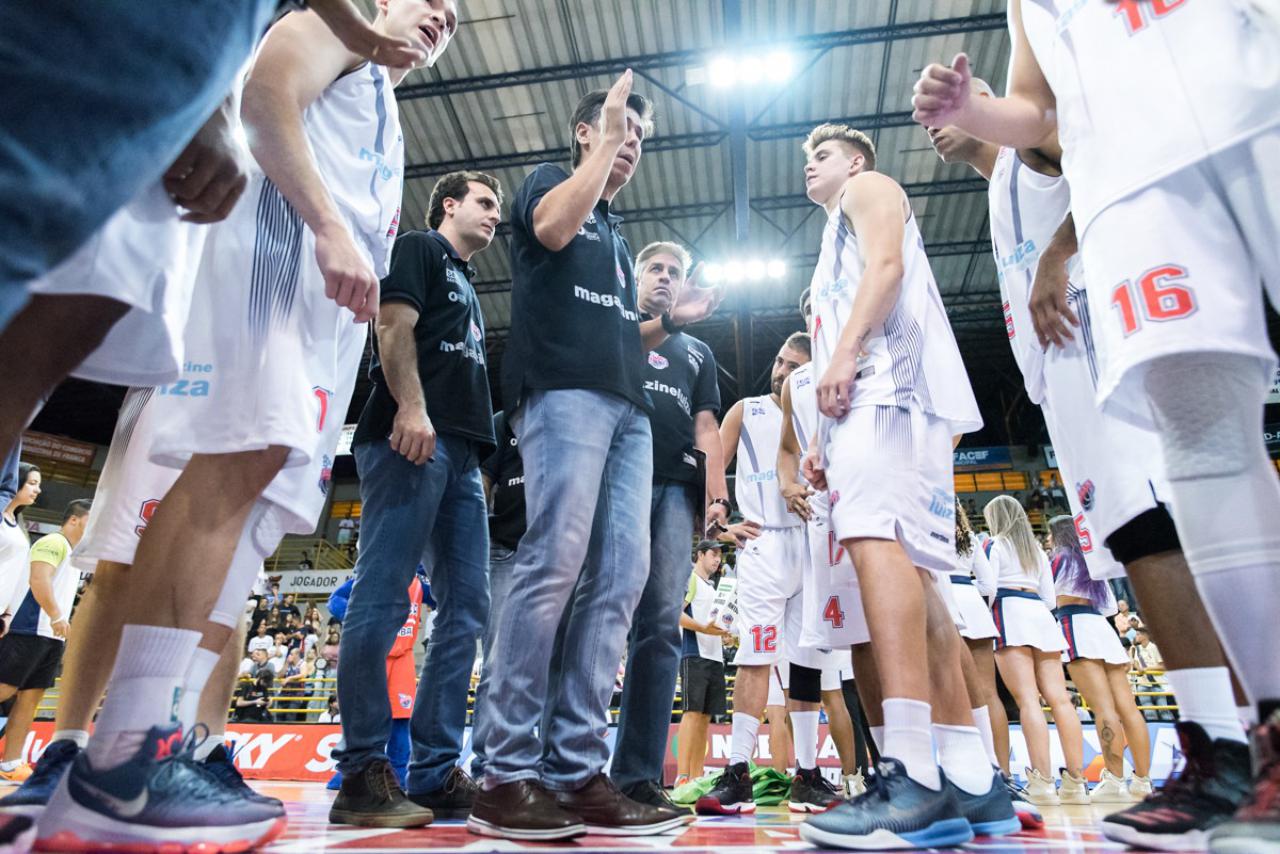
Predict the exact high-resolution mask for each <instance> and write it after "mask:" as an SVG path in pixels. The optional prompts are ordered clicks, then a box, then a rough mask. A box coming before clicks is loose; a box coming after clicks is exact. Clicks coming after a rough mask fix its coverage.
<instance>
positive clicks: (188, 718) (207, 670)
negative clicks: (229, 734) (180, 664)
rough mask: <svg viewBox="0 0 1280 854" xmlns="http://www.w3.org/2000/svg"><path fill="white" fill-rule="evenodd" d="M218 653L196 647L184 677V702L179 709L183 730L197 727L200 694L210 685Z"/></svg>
mask: <svg viewBox="0 0 1280 854" xmlns="http://www.w3.org/2000/svg"><path fill="white" fill-rule="evenodd" d="M220 657H221V656H219V654H218V653H216V652H214V651H213V650H211V649H205V648H204V647H196V651H195V653H194V654H192V656H191V663H190V664H189V665H187V672H186V675H185V676H183V677H182V702H181V704H180V705H179V707H178V719H179V720H180V721H182V728H183V730H189V729H191V727H193V726H195V723H196V717H197V715H198V713H199V709H200V694H201V693H202V692H203V691H204V687H205V686H206V685H208V684H209V675H210V674H211V673H213V668H214V667H216V666H217V665H218V659H219V658H220Z"/></svg>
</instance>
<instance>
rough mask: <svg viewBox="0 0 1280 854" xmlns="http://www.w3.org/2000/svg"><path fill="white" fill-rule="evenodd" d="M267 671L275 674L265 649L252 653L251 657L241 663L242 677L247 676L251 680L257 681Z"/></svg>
mask: <svg viewBox="0 0 1280 854" xmlns="http://www.w3.org/2000/svg"><path fill="white" fill-rule="evenodd" d="M267 671H270V672H271V673H273V674H274V673H275V671H274V670H272V669H271V665H270V663H269V662H268V659H267V651H266V650H265V649H255V650H253V651H251V652H250V653H249V655H248V656H247V657H245V659H244V661H241V662H240V675H241V676H247V677H249V678H250V679H257V678H258V677H259V676H260V675H261V674H262V673H264V672H267Z"/></svg>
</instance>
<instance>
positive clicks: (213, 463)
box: [41, 0, 457, 850]
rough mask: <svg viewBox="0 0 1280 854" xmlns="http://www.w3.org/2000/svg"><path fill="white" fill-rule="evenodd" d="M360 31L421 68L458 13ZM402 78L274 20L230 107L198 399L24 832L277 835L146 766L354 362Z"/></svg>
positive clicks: (163, 450)
mask: <svg viewBox="0 0 1280 854" xmlns="http://www.w3.org/2000/svg"><path fill="white" fill-rule="evenodd" d="M374 26H375V28H377V29H379V30H381V31H383V32H387V33H390V34H393V35H399V36H403V37H409V38H414V39H416V40H417V41H418V42H419V44H420V45H421V46H422V47H423V48H424V50H425V51H426V52H427V53H428V54H430V55H431V56H433V57H434V56H438V55H439V53H440V52H441V51H442V50H443V49H444V47H445V46H446V45H447V44H448V43H449V41H450V38H451V37H452V35H453V32H454V30H455V29H456V27H457V9H456V4H455V3H454V2H453V0H389V2H379V3H378V17H377V20H376V22H375V24H374ZM404 73H406V72H403V71H394V72H389V71H387V70H386V69H383V68H381V67H379V66H373V65H369V64H367V63H365V62H363V61H361V60H360V59H359V58H358V57H357V56H356V55H355V54H353V53H351V52H349V51H348V50H347V49H346V48H345V47H343V46H342V44H341V43H340V42H338V41H337V40H336V39H335V38H334V37H332V36H331V35H330V34H329V32H328V31H327V29H326V28H325V27H324V25H323V23H322V22H321V21H320V19H319V17H318V16H317V15H316V14H315V13H313V12H300V13H294V14H290V15H287V16H286V17H284V18H283V19H282V20H281V21H279V22H278V23H277V24H276V25H275V26H274V27H273V28H272V30H271V31H270V32H269V33H268V35H267V37H266V39H265V40H264V43H263V45H262V48H261V50H260V51H259V54H258V56H257V58H256V60H255V63H254V67H253V70H252V71H251V72H250V75H249V79H248V82H247V83H246V86H245V92H244V107H243V110H242V114H243V116H244V119H245V124H246V128H247V130H248V135H249V139H250V141H251V148H252V150H253V153H254V155H255V157H256V158H257V160H258V163H259V165H260V166H261V168H262V170H263V173H264V174H263V175H261V176H258V177H255V179H254V180H253V182H252V183H251V186H250V189H249V192H248V194H247V196H246V198H245V199H244V200H243V201H242V203H241V205H240V206H239V207H238V208H237V209H236V211H234V212H233V214H232V216H231V217H230V219H229V220H228V221H227V222H226V223H223V224H221V225H219V226H217V228H216V230H215V231H214V232H213V233H212V234H211V235H210V236H209V240H208V245H207V246H206V252H205V254H204V257H203V264H202V269H201V272H200V274H199V276H198V279H197V304H196V305H195V306H194V307H193V311H192V318H193V319H194V320H198V321H199V323H198V324H189V325H188V327H187V338H188V341H187V344H188V361H189V362H191V364H192V368H193V372H194V373H195V374H198V375H200V376H201V377H202V378H203V380H202V381H203V382H206V383H207V385H204V386H202V387H201V390H202V391H203V392H204V394H201V395H193V394H192V392H193V391H194V385H192V384H188V385H187V386H185V388H184V389H183V391H186V392H187V393H186V394H181V393H174V392H176V391H177V390H175V389H169V390H168V391H169V392H170V393H166V394H160V395H155V396H154V398H153V401H152V405H153V406H155V408H156V416H157V425H158V430H157V433H156V437H155V442H154V445H153V448H152V454H151V459H152V461H155V462H160V463H164V464H168V465H176V466H180V465H182V464H183V463H184V462H185V467H184V468H183V471H182V474H181V475H180V476H179V477H178V479H177V480H176V481H175V483H174V484H173V486H172V487H171V488H170V490H169V492H168V494H167V495H166V496H165V497H164V500H163V501H162V502H161V503H160V506H159V507H158V508H157V510H156V512H155V513H154V514H153V515H152V517H151V519H150V521H149V522H148V524H147V527H146V529H145V531H144V532H143V535H142V537H141V539H140V541H139V543H138V549H137V554H136V558H135V563H134V566H133V569H132V570H131V573H130V576H131V577H130V586H131V589H132V598H131V599H130V602H129V606H128V607H127V608H126V609H125V611H126V613H125V614H124V618H123V621H124V623H125V625H124V629H123V632H122V635H121V643H120V646H121V649H122V653H123V654H121V655H119V656H118V657H117V658H116V664H115V668H114V670H113V671H112V676H111V678H110V680H109V682H108V690H107V700H106V702H105V703H104V706H103V710H102V712H101V714H100V715H99V717H98V722H97V727H96V728H95V732H94V735H93V737H92V738H91V740H90V742H89V746H88V748H87V750H86V752H85V754H82V755H81V756H79V757H77V758H76V760H75V761H74V762H73V763H72V765H71V768H70V770H69V772H68V773H67V776H66V777H65V778H64V780H63V783H62V785H61V787H60V788H59V790H58V791H57V793H56V794H55V795H54V798H53V800H52V801H51V802H50V805H49V807H48V808H47V809H46V811H45V814H44V816H43V817H42V824H41V839H45V838H49V839H51V840H57V842H56V844H59V845H61V846H64V847H65V846H70V847H72V848H75V847H80V846H83V847H94V846H101V845H103V844H107V843H108V842H109V843H112V844H127V845H131V846H138V847H139V848H140V849H142V850H145V849H146V848H147V847H148V846H159V845H160V843H161V841H163V842H164V844H166V845H169V844H181V845H186V846H197V845H201V846H203V845H207V846H210V847H213V846H218V845H232V844H234V845H241V844H246V843H252V842H254V841H255V840H257V839H258V838H261V837H263V836H266V835H269V834H270V833H272V832H277V829H278V826H279V825H278V823H277V824H276V825H275V826H273V827H267V828H264V827H262V826H261V825H260V823H254V822H251V821H248V820H245V819H247V818H248V817H249V816H250V815H251V810H249V808H248V807H242V804H249V803H252V802H251V801H248V800H247V799H243V796H241V797H242V799H243V800H242V801H241V802H232V803H231V804H230V805H229V804H227V803H222V802H219V799H218V798H217V797H215V796H214V794H213V793H209V792H201V793H199V794H203V795H207V797H204V798H201V797H198V796H197V797H194V798H192V797H191V796H190V794H189V793H188V794H186V795H183V797H184V798H185V800H184V803H185V804H186V806H185V807H184V808H183V809H182V810H180V811H177V810H174V809H173V808H172V807H165V804H166V803H169V798H171V797H173V798H176V797H177V796H178V794H179V793H178V792H176V791H173V792H170V791H168V790H167V789H166V788H165V785H164V783H163V780H164V779H167V778H164V777H163V775H159V771H160V769H161V768H162V767H163V766H161V765H158V764H157V763H156V761H155V760H156V758H158V757H162V756H164V755H165V754H166V753H167V752H168V751H170V750H172V749H173V748H176V747H177V744H178V742H179V741H180V740H181V738H182V730H183V728H184V727H183V724H189V723H190V721H189V720H178V714H175V711H176V710H171V707H172V706H173V705H174V703H173V698H174V697H175V696H181V695H183V694H184V693H185V692H196V693H198V692H199V691H200V690H201V689H203V687H204V684H205V683H206V682H207V681H208V676H209V672H210V670H211V669H212V667H213V665H214V663H215V662H216V660H217V657H218V654H219V652H221V650H222V649H223V648H224V646H225V644H226V641H227V637H228V635H229V634H230V632H231V626H232V625H233V624H234V622H235V620H234V619H233V620H224V619H222V615H221V613H220V609H219V608H218V607H217V601H219V600H228V601H229V600H230V599H235V600H237V601H239V602H243V599H244V596H245V594H246V593H247V592H248V590H249V587H250V586H251V584H252V581H253V572H252V571H249V572H244V573H242V570H243V569H244V567H246V566H250V567H252V568H253V569H255V570H256V566H255V565H254V564H255V561H252V560H248V559H244V560H242V559H240V558H241V557H242V556H243V555H244V553H251V554H253V555H256V557H257V559H258V561H260V560H261V558H262V557H263V556H265V553H266V551H267V550H270V549H271V548H274V546H275V544H276V542H277V541H278V538H279V535H280V534H281V533H283V531H284V530H287V529H288V528H289V527H290V526H291V524H292V522H293V521H296V519H294V518H293V517H295V516H299V517H300V516H301V515H303V512H305V510H304V508H302V507H300V506H299V505H298V502H299V501H300V500H305V499H300V497H299V495H300V494H301V495H305V492H303V493H299V492H298V491H299V490H300V489H304V487H301V486H298V485H294V486H292V487H290V488H287V489H285V490H284V492H287V493H290V494H288V495H284V494H281V490H280V489H279V487H280V486H281V483H280V482H279V481H277V482H276V486H275V487H272V486H271V483H272V481H273V479H274V478H275V477H276V475H277V473H279V472H280V471H281V470H282V469H284V468H285V467H286V465H289V466H304V465H307V464H308V463H312V462H321V461H322V460H323V456H322V455H321V454H320V451H319V450H318V449H317V447H316V435H317V434H318V433H321V432H323V431H324V428H325V427H326V426H328V424H329V422H330V419H340V418H341V411H330V409H329V407H330V406H331V405H332V404H333V403H334V402H335V401H336V399H337V393H338V389H339V385H338V383H339V381H340V380H342V381H349V380H350V375H352V374H354V373H355V372H356V371H357V370H358V359H354V360H353V359H352V358H351V354H352V353H354V352H356V349H357V348H350V349H349V348H347V347H346V345H345V344H344V342H345V341H347V340H348V336H350V335H357V336H363V332H362V331H359V330H356V329H352V328H351V327H353V325H354V324H355V323H356V322H359V321H363V320H367V319H368V318H369V317H370V316H371V315H372V313H373V312H374V311H376V308H377V276H378V275H379V274H380V273H382V272H385V267H386V263H387V257H388V255H389V252H390V248H391V243H392V240H393V238H394V235H395V232H396V228H397V225H398V216H399V201H400V192H401V179H402V172H403V138H402V136H401V134H400V127H399V121H398V112H397V107H396V103H395V99H394V95H393V93H392V89H393V87H394V85H395V84H396V83H398V82H399V80H400V79H402V78H403V76H404ZM237 285H238V286H239V287H237ZM206 286H207V287H206ZM206 294H216V297H215V296H204V295H206ZM202 298H206V299H208V307H209V309H210V310H209V311H207V312H205V311H202V310H201V304H200V300H201V299H202ZM335 303H338V304H340V305H335ZM215 307H216V310H215ZM348 309H352V310H354V314H353V313H352V311H350V310H348ZM360 340H361V341H362V337H361V339H360ZM194 382H195V380H192V381H191V383H194ZM343 392H344V395H345V394H348V393H349V392H347V391H346V390H345V389H344V390H343ZM342 411H345V409H344V410H342ZM305 488H311V489H317V488H319V484H318V483H317V484H311V485H309V486H308V487H305ZM276 508H281V509H283V510H284V511H287V512H285V513H283V514H277V513H276ZM273 528H274V530H272V529H273ZM237 552H239V553H241V555H236V553H237ZM233 558H235V559H234V560H233ZM229 566H230V567H232V568H233V569H234V570H235V572H234V573H233V574H232V575H230V576H228V567H229ZM179 591H180V592H179ZM219 591H221V596H219ZM238 616H239V609H236V613H235V617H237V618H238ZM197 647H199V648H198V649H197ZM178 705H179V706H184V704H178ZM158 775H159V776H158ZM139 784H141V785H147V786H148V787H149V789H148V790H149V791H150V794H151V797H150V800H149V801H148V805H147V807H146V808H145V809H144V810H142V811H141V812H138V813H134V812H132V811H131V812H130V813H124V812H121V811H120V810H119V809H117V807H120V806H123V805H127V804H128V803H130V801H129V798H131V797H134V795H135V794H136V792H134V791H133V790H132V789H130V786H134V787H135V788H136V786H137V785H139ZM93 792H106V793H108V794H111V795H112V798H111V799H110V800H109V801H106V800H104V799H97V798H96V797H95V796H94V795H93V794H92V793H93ZM131 792H133V793H132V794H131ZM382 794H383V797H384V798H385V799H391V800H396V799H397V798H398V800H399V801H400V802H402V803H405V804H406V807H405V809H404V810H403V814H402V816H401V818H402V819H404V820H405V821H406V822H407V823H411V824H422V823H424V822H425V821H429V820H430V815H429V814H427V815H425V816H424V815H423V812H424V811H422V810H421V809H419V808H417V807H416V806H414V805H412V804H408V803H407V801H405V799H404V795H403V792H401V791H400V790H399V789H398V788H397V789H395V790H389V791H384V792H383V793H382ZM223 800H225V799H223Z"/></svg>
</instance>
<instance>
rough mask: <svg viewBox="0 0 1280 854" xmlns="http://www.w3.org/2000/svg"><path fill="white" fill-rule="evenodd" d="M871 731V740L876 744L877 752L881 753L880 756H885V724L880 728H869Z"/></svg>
mask: <svg viewBox="0 0 1280 854" xmlns="http://www.w3.org/2000/svg"><path fill="white" fill-rule="evenodd" d="M867 729H869V730H871V740H872V741H874V742H875V743H876V750H878V751H880V755H881V756H883V755H884V724H881V725H880V726H873V727H867Z"/></svg>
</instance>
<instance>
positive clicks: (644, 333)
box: [534, 184, 671, 353]
mask: <svg viewBox="0 0 1280 854" xmlns="http://www.w3.org/2000/svg"><path fill="white" fill-rule="evenodd" d="M560 186H561V187H563V186H564V185H563V184H561V185H560ZM557 189H558V188H557ZM553 192H554V191H553ZM547 195H551V194H550V193H548V194H547ZM543 204H546V200H545V199H543ZM538 210H542V205H538ZM534 216H535V217H536V216H537V213H536V212H535V213H534ZM670 337H671V336H670V335H668V334H667V330H665V329H663V328H662V318H661V317H655V318H654V319H653V320H644V321H641V322H640V345H641V346H642V347H644V351H645V352H646V353H647V352H649V351H650V350H653V349H655V348H657V347H661V346H662V342H664V341H666V340H667V339H668V338H670Z"/></svg>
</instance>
